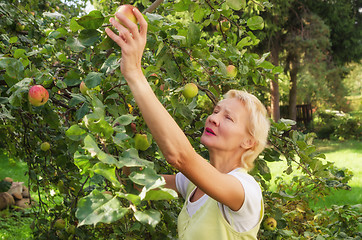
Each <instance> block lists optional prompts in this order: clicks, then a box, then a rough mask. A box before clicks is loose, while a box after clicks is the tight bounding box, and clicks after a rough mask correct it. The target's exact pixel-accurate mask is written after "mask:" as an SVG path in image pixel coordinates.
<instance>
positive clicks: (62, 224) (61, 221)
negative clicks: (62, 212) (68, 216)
mask: <svg viewBox="0 0 362 240" xmlns="http://www.w3.org/2000/svg"><path fill="white" fill-rule="evenodd" d="M54 227H55V228H56V229H59V230H61V229H64V228H65V221H64V219H62V218H59V219H57V220H56V221H55V223H54Z"/></svg>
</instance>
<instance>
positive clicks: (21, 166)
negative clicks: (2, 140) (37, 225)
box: [0, 149, 33, 240]
mask: <svg viewBox="0 0 362 240" xmlns="http://www.w3.org/2000/svg"><path fill="white" fill-rule="evenodd" d="M26 171H27V166H26V163H25V162H20V161H15V160H14V159H12V158H9V157H8V156H7V155H6V154H5V153H4V152H3V151H2V150H1V149H0V180H2V179H4V178H5V177H11V178H12V179H13V180H14V181H16V182H24V184H26V185H27V184H28V177H27V176H26V175H25V173H26ZM29 216H30V213H29V212H15V211H9V210H3V211H0V229H1V230H0V240H5V239H6V240H18V239H30V238H31V235H32V233H31V229H30V224H31V223H32V221H33V219H32V217H29Z"/></svg>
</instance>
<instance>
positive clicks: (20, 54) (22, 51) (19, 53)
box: [14, 48, 26, 58]
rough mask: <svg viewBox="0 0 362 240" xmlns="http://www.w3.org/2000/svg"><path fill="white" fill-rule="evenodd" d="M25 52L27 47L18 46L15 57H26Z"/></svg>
mask: <svg viewBox="0 0 362 240" xmlns="http://www.w3.org/2000/svg"><path fill="white" fill-rule="evenodd" d="M25 53H26V50H25V49H21V48H18V49H16V50H15V51H14V58H21V57H26V56H25Z"/></svg>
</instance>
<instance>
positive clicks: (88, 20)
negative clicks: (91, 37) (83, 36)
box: [76, 10, 104, 29]
mask: <svg viewBox="0 0 362 240" xmlns="http://www.w3.org/2000/svg"><path fill="white" fill-rule="evenodd" d="M76 21H77V23H78V24H79V25H81V26H82V27H84V28H86V29H97V28H99V27H101V26H102V24H103V22H104V16H103V14H102V12H101V11H98V10H94V11H91V12H90V13H89V14H88V15H86V16H83V17H81V18H79V19H78V20H76Z"/></svg>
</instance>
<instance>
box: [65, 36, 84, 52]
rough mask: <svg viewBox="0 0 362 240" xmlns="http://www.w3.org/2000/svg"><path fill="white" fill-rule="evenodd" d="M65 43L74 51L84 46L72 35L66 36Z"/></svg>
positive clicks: (79, 50)
mask: <svg viewBox="0 0 362 240" xmlns="http://www.w3.org/2000/svg"><path fill="white" fill-rule="evenodd" d="M65 45H66V46H67V47H69V48H70V49H71V50H72V51H74V52H81V51H83V49H85V46H84V45H83V44H82V43H81V42H80V41H79V40H78V39H77V38H73V37H68V38H67V41H66V42H65Z"/></svg>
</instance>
